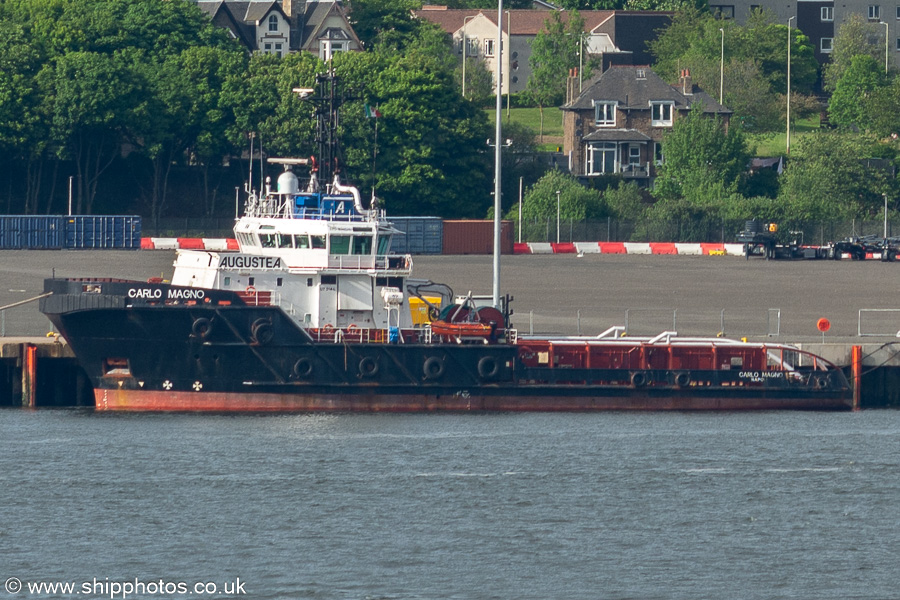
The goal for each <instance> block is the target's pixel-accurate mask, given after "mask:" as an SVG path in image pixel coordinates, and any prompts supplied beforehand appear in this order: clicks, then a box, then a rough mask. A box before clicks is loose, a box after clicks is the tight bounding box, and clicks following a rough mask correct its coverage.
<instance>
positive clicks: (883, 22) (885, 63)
mask: <svg viewBox="0 0 900 600" xmlns="http://www.w3.org/2000/svg"><path fill="white" fill-rule="evenodd" d="M881 24H882V25H884V74H885V75H887V72H888V24H887V22H885V21H882V22H881Z"/></svg>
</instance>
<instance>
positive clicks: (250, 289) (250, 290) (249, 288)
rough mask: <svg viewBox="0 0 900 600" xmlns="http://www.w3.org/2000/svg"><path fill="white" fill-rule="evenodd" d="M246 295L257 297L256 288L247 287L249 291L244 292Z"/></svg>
mask: <svg viewBox="0 0 900 600" xmlns="http://www.w3.org/2000/svg"><path fill="white" fill-rule="evenodd" d="M244 293H245V294H253V295H254V296H255V295H256V288H255V287H253V286H252V285H248V286H247V289H245V290H244Z"/></svg>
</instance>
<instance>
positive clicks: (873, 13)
mask: <svg viewBox="0 0 900 600" xmlns="http://www.w3.org/2000/svg"><path fill="white" fill-rule="evenodd" d="M879 19H881V6H879V5H877V4H870V5H869V20H870V21H878V20H879Z"/></svg>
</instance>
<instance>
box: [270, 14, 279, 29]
mask: <svg viewBox="0 0 900 600" xmlns="http://www.w3.org/2000/svg"><path fill="white" fill-rule="evenodd" d="M269 31H278V15H269Z"/></svg>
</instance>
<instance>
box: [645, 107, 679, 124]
mask: <svg viewBox="0 0 900 600" xmlns="http://www.w3.org/2000/svg"><path fill="white" fill-rule="evenodd" d="M674 105H675V103H674V102H651V103H650V125H652V126H653V127H671V126H672V112H673V108H674Z"/></svg>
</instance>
